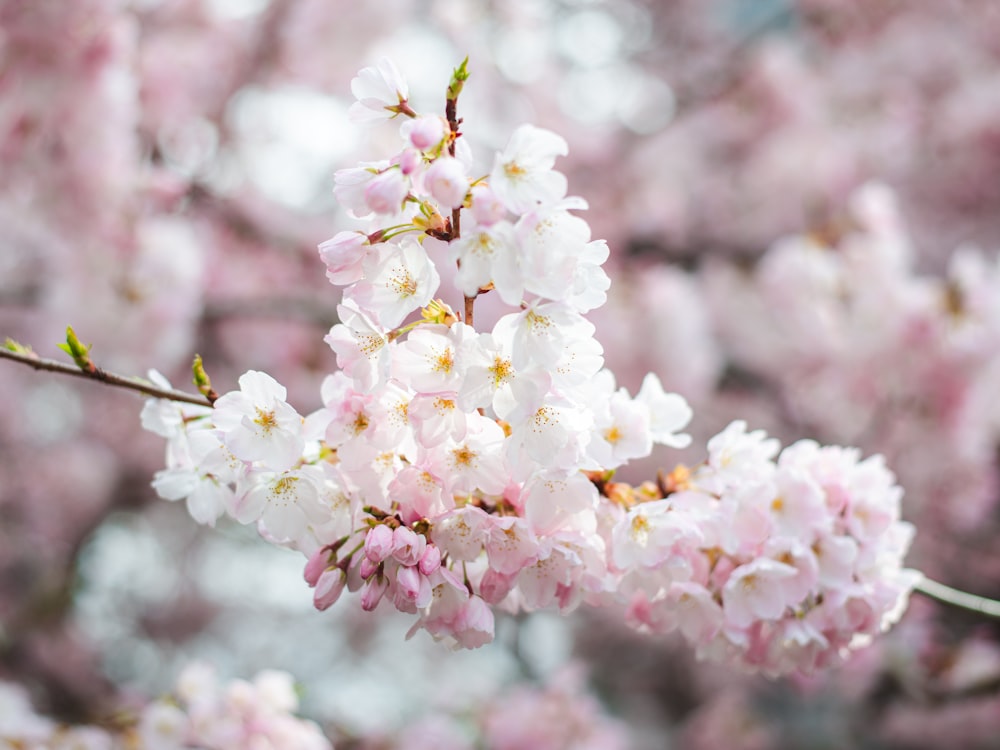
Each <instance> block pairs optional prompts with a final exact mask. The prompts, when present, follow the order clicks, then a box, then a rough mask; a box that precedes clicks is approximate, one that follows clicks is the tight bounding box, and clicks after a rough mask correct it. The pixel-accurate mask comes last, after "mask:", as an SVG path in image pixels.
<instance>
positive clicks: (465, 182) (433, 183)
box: [424, 156, 469, 208]
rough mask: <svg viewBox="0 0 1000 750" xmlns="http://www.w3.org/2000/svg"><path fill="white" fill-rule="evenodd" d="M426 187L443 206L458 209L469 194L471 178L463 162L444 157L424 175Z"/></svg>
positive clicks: (451, 157) (437, 160)
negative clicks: (466, 172)
mask: <svg viewBox="0 0 1000 750" xmlns="http://www.w3.org/2000/svg"><path fill="white" fill-rule="evenodd" d="M424 187H426V188H427V191H428V192H429V193H430V194H431V195H432V196H434V200H436V201H437V202H438V203H440V204H441V205H443V206H447V207H448V208H458V207H459V206H461V205H462V203H463V202H464V201H465V194H466V193H468V192H469V178H468V177H466V175H465V167H464V166H463V165H462V162H460V161H459V160H458V159H456V158H455V157H453V156H442V157H441V158H440V159H436V160H435V161H434V163H433V164H431V165H430V166H429V167H428V168H427V171H426V172H425V173H424Z"/></svg>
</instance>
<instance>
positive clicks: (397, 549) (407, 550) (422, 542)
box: [392, 526, 427, 565]
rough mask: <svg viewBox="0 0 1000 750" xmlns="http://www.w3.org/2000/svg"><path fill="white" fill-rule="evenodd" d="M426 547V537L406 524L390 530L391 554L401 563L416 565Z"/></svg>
mask: <svg viewBox="0 0 1000 750" xmlns="http://www.w3.org/2000/svg"><path fill="white" fill-rule="evenodd" d="M426 547H427V539H426V538H425V537H424V536H423V535H422V534H418V533H417V532H415V531H414V530H413V529H410V528H407V527H406V526H400V527H399V528H398V529H396V530H395V531H394V532H392V556H393V557H395V558H396V559H397V560H398V561H399V562H400V564H401V565H416V564H417V563H418V562H419V561H420V558H421V557H422V556H423V554H424V550H425V549H426Z"/></svg>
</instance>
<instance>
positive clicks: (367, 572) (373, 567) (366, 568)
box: [358, 557, 379, 581]
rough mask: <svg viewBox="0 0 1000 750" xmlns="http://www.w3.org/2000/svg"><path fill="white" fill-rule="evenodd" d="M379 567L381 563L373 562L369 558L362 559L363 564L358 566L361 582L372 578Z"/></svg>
mask: <svg viewBox="0 0 1000 750" xmlns="http://www.w3.org/2000/svg"><path fill="white" fill-rule="evenodd" d="M378 566H379V563H377V562H372V561H371V560H369V559H368V558H367V557H362V558H361V563H360V564H359V565H358V575H359V576H361V580H363V581H367V580H368V579H369V578H371V577H372V576H373V575H374V574H375V572H376V571H377V570H378Z"/></svg>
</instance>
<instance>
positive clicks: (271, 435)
mask: <svg viewBox="0 0 1000 750" xmlns="http://www.w3.org/2000/svg"><path fill="white" fill-rule="evenodd" d="M239 384H240V390H239V391H230V392H229V393H226V394H224V395H223V396H220V397H219V399H218V400H217V401H216V402H215V407H214V410H213V412H212V421H213V422H214V424H215V426H216V428H217V429H219V430H220V431H221V433H222V440H223V442H224V443H225V445H226V447H227V448H228V449H229V450H230V451H232V453H233V455H234V456H236V457H237V458H239V459H241V460H243V461H259V462H260V463H261V464H262V465H263V466H264V467H266V468H268V469H271V470H273V471H283V470H285V469H289V468H291V467H292V466H294V465H295V464H296V463H297V462H298V461H299V459H300V458H301V457H302V450H303V448H304V447H305V439H304V437H303V434H302V417H300V416H299V414H298V412H296V411H295V409H293V408H292V407H291V406H290V405H289V404H288V403H287V402H286V401H285V397H286V395H287V391H286V390H285V387H284V386H283V385H281V384H279V383H278V382H277V381H276V380H275V379H274V378H272V377H271V376H270V375H268V374H266V373H263V372H257V371H255V370H250V371H249V372H246V373H244V374H243V375H241V376H240V379H239Z"/></svg>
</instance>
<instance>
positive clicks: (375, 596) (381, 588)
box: [361, 577, 389, 612]
mask: <svg viewBox="0 0 1000 750" xmlns="http://www.w3.org/2000/svg"><path fill="white" fill-rule="evenodd" d="M388 588H389V581H388V580H387V579H385V578H378V577H375V578H372V579H370V580H369V581H368V583H366V584H365V586H364V589H362V591H361V609H363V610H364V611H365V612H371V611H373V610H374V609H375V607H377V606H378V605H379V602H381V601H382V597H383V596H385V591H386V589H388Z"/></svg>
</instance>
